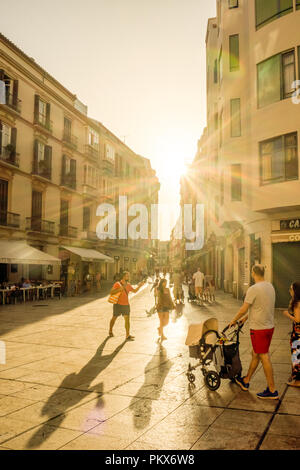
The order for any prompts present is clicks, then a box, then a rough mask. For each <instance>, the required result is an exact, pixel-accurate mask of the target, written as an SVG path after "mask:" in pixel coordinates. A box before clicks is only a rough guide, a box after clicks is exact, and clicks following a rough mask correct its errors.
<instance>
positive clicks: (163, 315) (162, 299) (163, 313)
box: [157, 279, 175, 341]
mask: <svg viewBox="0 0 300 470" xmlns="http://www.w3.org/2000/svg"><path fill="white" fill-rule="evenodd" d="M157 291H158V301H157V313H158V317H159V321H160V325H159V327H158V328H157V329H158V334H159V338H158V341H163V340H164V339H167V338H166V337H165V335H164V331H163V330H164V327H165V326H167V325H168V323H169V312H170V310H173V309H174V308H175V305H174V303H173V300H172V297H171V294H170V289H168V288H167V280H166V279H161V281H160V283H159V286H158V289H157Z"/></svg>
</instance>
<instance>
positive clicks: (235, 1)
mask: <svg viewBox="0 0 300 470" xmlns="http://www.w3.org/2000/svg"><path fill="white" fill-rule="evenodd" d="M228 6H229V8H238V6H239V0H228Z"/></svg>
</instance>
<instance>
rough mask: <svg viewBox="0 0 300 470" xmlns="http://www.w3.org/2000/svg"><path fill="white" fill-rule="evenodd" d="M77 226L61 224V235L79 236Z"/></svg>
mask: <svg viewBox="0 0 300 470" xmlns="http://www.w3.org/2000/svg"><path fill="white" fill-rule="evenodd" d="M77 231H78V229H77V227H71V226H70V225H60V226H59V235H60V236H61V237H69V238H77Z"/></svg>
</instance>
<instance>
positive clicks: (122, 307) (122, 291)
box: [108, 271, 144, 341]
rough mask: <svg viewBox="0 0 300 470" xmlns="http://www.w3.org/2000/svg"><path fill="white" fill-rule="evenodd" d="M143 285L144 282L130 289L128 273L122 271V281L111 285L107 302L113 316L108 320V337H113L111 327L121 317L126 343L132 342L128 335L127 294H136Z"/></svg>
mask: <svg viewBox="0 0 300 470" xmlns="http://www.w3.org/2000/svg"><path fill="white" fill-rule="evenodd" d="M143 284H144V282H140V283H139V284H138V286H137V287H136V288H134V287H132V285H131V284H130V283H129V272H128V271H124V272H123V274H122V279H121V280H120V281H119V282H116V283H115V284H114V285H113V287H112V290H111V291H110V296H109V298H108V302H109V303H112V304H113V316H112V319H111V320H110V325H109V333H108V334H109V336H113V326H114V324H115V323H116V320H117V318H118V317H119V316H120V315H123V317H124V320H125V330H126V341H134V336H132V335H131V334H130V305H129V299H128V294H129V292H137V291H138V290H139V289H140V288H141V287H142V285H143Z"/></svg>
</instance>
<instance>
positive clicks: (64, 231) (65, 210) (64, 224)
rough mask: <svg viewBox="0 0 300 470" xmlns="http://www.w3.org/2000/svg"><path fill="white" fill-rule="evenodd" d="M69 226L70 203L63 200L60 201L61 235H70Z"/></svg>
mask: <svg viewBox="0 0 300 470" xmlns="http://www.w3.org/2000/svg"><path fill="white" fill-rule="evenodd" d="M68 225H69V201H66V200H65V199H61V201H60V233H61V235H65V236H67V235H68Z"/></svg>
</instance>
